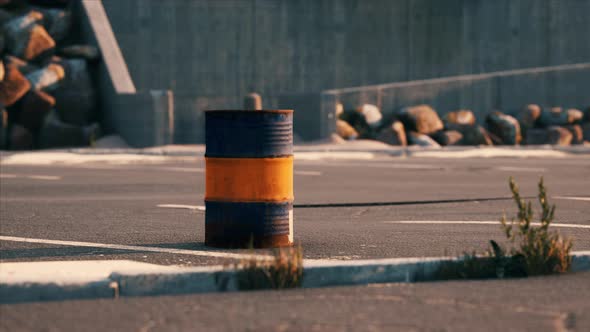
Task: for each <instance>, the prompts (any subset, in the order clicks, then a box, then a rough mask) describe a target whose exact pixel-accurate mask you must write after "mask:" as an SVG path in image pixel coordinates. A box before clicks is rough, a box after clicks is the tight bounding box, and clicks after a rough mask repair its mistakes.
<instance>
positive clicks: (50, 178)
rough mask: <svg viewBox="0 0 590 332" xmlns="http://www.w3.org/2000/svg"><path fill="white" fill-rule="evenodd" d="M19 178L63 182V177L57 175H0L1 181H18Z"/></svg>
mask: <svg viewBox="0 0 590 332" xmlns="http://www.w3.org/2000/svg"><path fill="white" fill-rule="evenodd" d="M18 178H25V179H33V180H48V181H55V180H61V176H55V175H22V174H6V173H5V174H0V179H18Z"/></svg>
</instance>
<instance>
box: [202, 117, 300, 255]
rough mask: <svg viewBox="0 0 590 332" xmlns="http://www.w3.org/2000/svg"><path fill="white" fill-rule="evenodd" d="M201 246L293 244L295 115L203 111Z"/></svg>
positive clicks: (275, 245)
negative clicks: (203, 215)
mask: <svg viewBox="0 0 590 332" xmlns="http://www.w3.org/2000/svg"><path fill="white" fill-rule="evenodd" d="M205 144H206V152H205V164H206V166H205V168H206V170H205V171H206V176H205V207H206V209H205V244H206V245H209V246H214V247H226V248H229V247H248V246H249V245H253V246H254V247H256V248H260V247H278V246H289V245H292V244H293V111H292V110H261V111H252V110H249V111H246V110H219V111H218V110H214V111H206V112H205Z"/></svg>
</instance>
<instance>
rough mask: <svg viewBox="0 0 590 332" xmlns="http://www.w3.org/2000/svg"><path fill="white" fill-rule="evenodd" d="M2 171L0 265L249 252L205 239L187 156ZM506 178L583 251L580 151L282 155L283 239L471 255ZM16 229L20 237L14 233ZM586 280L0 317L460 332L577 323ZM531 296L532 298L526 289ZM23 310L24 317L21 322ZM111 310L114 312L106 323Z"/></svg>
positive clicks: (589, 185)
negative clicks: (546, 197)
mask: <svg viewBox="0 0 590 332" xmlns="http://www.w3.org/2000/svg"><path fill="white" fill-rule="evenodd" d="M0 167H1V169H0V171H1V172H0V235H1V236H3V239H6V237H10V238H11V239H12V240H2V241H0V261H2V262H8V261H10V262H15V261H48V260H52V261H53V260H108V259H130V260H135V261H142V262H149V263H155V264H164V265H212V264H225V263H228V262H233V261H234V259H233V258H231V257H230V256H228V257H219V255H211V254H209V253H232V254H233V253H248V251H247V250H219V249H213V248H208V247H206V246H204V212H203V211H202V206H203V205H204V204H203V198H204V161H203V159H202V158H200V157H192V158H180V159H179V158H169V159H166V160H164V161H159V162H157V163H155V162H151V163H142V162H134V163H127V164H119V165H114V164H110V163H82V164H67V163H66V164H53V165H24V164H20V165H15V164H12V165H8V164H1V166H0ZM509 176H514V177H515V179H516V180H517V182H518V183H519V184H520V186H521V188H522V189H521V192H522V194H523V195H524V196H530V197H531V198H532V199H534V196H535V195H536V193H537V191H536V185H537V182H538V179H539V177H540V176H543V177H544V179H545V183H546V185H547V187H548V189H549V194H550V196H551V200H552V202H553V203H555V204H557V213H556V220H555V223H556V226H559V227H555V229H557V230H559V231H560V232H561V233H562V234H564V235H565V236H568V237H571V238H572V239H573V240H574V250H590V158H589V157H588V156H583V155H580V156H572V157H568V158H461V159H456V158H448V159H445V158H442V159H441V158H417V157H412V158H400V157H381V158H377V159H374V160H328V159H319V160H297V159H296V163H295V179H294V181H295V197H296V201H295V211H294V214H295V222H294V228H295V241H296V242H298V243H300V244H301V246H302V247H303V250H304V257H305V258H313V259H328V260H357V259H372V258H393V257H431V256H445V255H455V254H461V253H464V252H472V251H474V250H476V251H482V250H485V249H486V248H487V245H488V242H489V240H490V239H497V240H501V239H502V237H503V235H502V232H501V230H500V227H499V225H498V224H497V223H496V222H497V221H498V220H499V219H500V217H501V216H502V214H503V213H506V214H507V216H508V217H510V216H511V215H514V213H515V207H514V203H513V202H512V201H511V200H510V192H509V190H508V184H507V180H508V177H509ZM535 204H536V202H535ZM535 206H537V205H535ZM25 239H28V240H34V241H33V242H32V243H31V242H23V241H25ZM28 240H27V241H28ZM80 244H84V245H80ZM92 244H100V245H103V246H102V247H98V246H97V247H92ZM104 245H107V246H106V247H105V246H104ZM118 246H143V247H150V248H162V251H161V252H158V251H157V249H156V250H155V251H154V250H150V251H142V250H127V249H121V248H119V247H118ZM166 249H189V250H192V251H194V252H195V253H194V254H176V253H170V252H169V251H167V250H166ZM213 256H215V257H213ZM539 280H540V281H539ZM545 280H546V282H545ZM588 280H589V278H588V274H587V273H586V274H576V275H571V276H564V277H560V278H541V279H534V280H533V279H531V281H530V282H529V281H528V279H527V280H519V281H493V282H453V283H429V284H413V285H398V284H395V285H388V286H378V287H377V286H371V287H348V288H328V289H314V290H297V291H281V292H256V293H232V294H210V295H189V296H180V297H157V298H134V299H121V300H116V301H112V300H94V301H66V302H59V303H34V304H21V305H8V306H6V305H3V306H0V310H1V311H2V315H1V316H2V317H3V318H2V319H0V322H1V323H0V327H1V328H2V329H3V330H15V327H18V326H20V327H22V329H23V330H35V329H37V328H39V327H41V326H40V325H38V324H41V323H42V324H44V325H43V326H46V328H47V329H48V330H51V329H57V330H62V329H67V327H68V325H67V324H68V323H67V321H71V320H72V318H74V317H77V318H83V319H81V320H84V321H85V322H82V321H79V322H78V323H79V324H81V325H79V327H80V328H77V329H84V330H89V329H103V330H104V329H113V330H129V329H138V330H141V329H143V330H150V329H152V330H159V329H162V327H163V326H174V327H176V328H178V329H181V330H185V329H192V327H195V329H199V330H203V329H204V328H205V327H209V328H211V329H216V328H225V329H239V330H242V329H267V328H268V329H276V330H293V329H295V330H313V329H316V330H325V329H336V330H350V329H356V327H359V326H363V327H364V326H366V327H367V329H368V330H370V329H375V330H383V329H389V327H391V328H392V329H398V330H431V329H437V326H453V327H458V328H453V330H461V329H468V328H469V327H473V326H476V325H473V324H477V323H480V324H483V323H484V322H486V324H488V325H485V326H487V327H489V330H496V327H497V328H498V329H500V328H502V329H508V330H511V329H513V330H528V329H531V330H533V329H536V327H539V328H540V329H541V330H547V329H557V330H559V329H561V328H563V329H562V330H567V329H568V328H569V327H568V326H569V325H568V324H570V325H571V324H574V325H572V326H577V327H579V326H588V321H587V319H586V318H585V317H588V316H589V315H590V312H589V308H588V305H587V303H588V301H587V299H588V298H589V297H588V294H586V293H579V292H576V291H574V290H575V289H582V288H585V289H586V291H587V289H589V287H587V286H588ZM511 289H514V290H518V292H513V291H511ZM556 289H559V290H562V291H559V292H558V291H556ZM408 292H409V293H408ZM544 293H546V296H545V295H543V296H542V295H540V294H544ZM441 294H442V295H441ZM501 296H504V297H505V298H500V297H501ZM537 297H538V301H534V299H536V298H537ZM474 301H475V302H474ZM487 301H490V302H489V303H487ZM502 303H507V304H509V306H507V307H503V306H502ZM521 303H522V305H520V304H521ZM527 303H530V304H531V306H530V307H529V306H528V304H527ZM560 303H563V304H567V306H566V307H561V306H560ZM519 306H521V307H522V308H524V309H523V310H520V309H518V308H520V307H519ZM287 307H289V309H287ZM74 308H75V309H76V310H74ZM314 308H315V309H314ZM322 310H325V313H326V314H325V315H324V314H323V312H322ZM519 310H520V311H519ZM537 311H538V312H537ZM220 312H225V313H227V316H223V317H222V315H221V313H220ZM539 312H540V313H539ZM30 313H33V315H34V317H35V318H37V319H32V320H31V319H27V317H28V315H29V314H30ZM213 313H214V314H213ZM257 313H258V314H257ZM584 314H585V315H584ZM113 315H114V316H117V317H119V319H117V320H113V317H114V316H113ZM249 315H250V316H249ZM224 317H227V318H224ZM248 317H251V319H250V321H249V320H248ZM252 317H254V318H252ZM396 317H398V318H399V317H403V319H398V318H396ZM465 317H468V318H465ZM572 317H573V318H572ZM520 320H524V323H522V322H520V323H519V321H520ZM572 322H573V323H572ZM45 324H46V325H45ZM169 324H172V325H169ZM511 324H515V325H511ZM519 324H521V325H519ZM555 324H557V325H555ZM560 324H561V325H560ZM563 324H565V325H563ZM72 326H74V325H72ZM481 326H484V325H481ZM564 326H565V327H564ZM98 327H101V328H98ZM102 327H103V328H102ZM462 327H465V328H462ZM470 330H473V329H470ZM580 330H584V329H580Z"/></svg>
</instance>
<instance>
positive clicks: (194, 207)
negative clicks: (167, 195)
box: [157, 204, 205, 211]
mask: <svg viewBox="0 0 590 332" xmlns="http://www.w3.org/2000/svg"><path fill="white" fill-rule="evenodd" d="M157 207H160V208H170V209H188V210H197V211H205V207H204V206H202V205H184V204H158V205H157Z"/></svg>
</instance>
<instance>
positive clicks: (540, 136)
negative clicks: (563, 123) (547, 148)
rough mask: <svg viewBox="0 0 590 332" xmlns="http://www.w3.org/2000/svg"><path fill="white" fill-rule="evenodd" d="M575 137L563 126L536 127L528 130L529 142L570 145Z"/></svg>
mask: <svg viewBox="0 0 590 332" xmlns="http://www.w3.org/2000/svg"><path fill="white" fill-rule="evenodd" d="M572 139H573V135H572V133H571V132H570V131H569V130H567V129H565V128H562V127H557V126H551V127H548V128H534V129H530V130H529V131H528V132H527V138H526V141H527V144H529V145H537V144H551V145H562V146H566V145H570V144H571V142H572Z"/></svg>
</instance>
